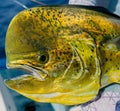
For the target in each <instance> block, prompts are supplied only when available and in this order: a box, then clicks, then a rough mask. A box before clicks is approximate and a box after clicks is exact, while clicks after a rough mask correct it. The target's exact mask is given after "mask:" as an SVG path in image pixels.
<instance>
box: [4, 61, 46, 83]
mask: <svg viewBox="0 0 120 111" xmlns="http://www.w3.org/2000/svg"><path fill="white" fill-rule="evenodd" d="M6 67H7V68H8V69H23V70H26V71H28V72H29V74H30V75H32V76H34V77H35V78H37V79H40V80H41V81H44V80H45V79H46V78H47V77H48V71H46V70H44V69H43V68H40V67H33V66H32V65H28V64H20V63H17V62H12V63H8V64H7V65H6ZM43 75H44V76H43Z"/></svg>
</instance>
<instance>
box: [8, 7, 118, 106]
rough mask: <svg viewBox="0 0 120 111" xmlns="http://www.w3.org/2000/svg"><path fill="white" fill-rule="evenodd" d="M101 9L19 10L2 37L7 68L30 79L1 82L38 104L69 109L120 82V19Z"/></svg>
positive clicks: (39, 8) (23, 77)
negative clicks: (62, 105)
mask: <svg viewBox="0 0 120 111" xmlns="http://www.w3.org/2000/svg"><path fill="white" fill-rule="evenodd" d="M99 9H100V8H95V7H93V8H92V7H90V8H89V7H85V6H43V7H34V8H31V9H28V10H24V11H22V12H20V13H19V14H18V15H16V16H15V17H14V18H13V20H12V21H11V23H10V25H9V28H8V31H7V35H6V55H7V67H9V68H22V69H25V70H28V71H29V73H31V74H27V75H24V76H21V77H17V78H14V79H11V80H6V84H7V86H8V87H10V88H11V89H13V90H15V91H17V92H19V93H20V94H22V95H24V96H26V97H28V98H31V99H33V100H35V101H39V102H53V103H60V104H66V105H74V104H81V103H85V102H88V101H90V100H92V99H94V98H95V97H96V95H97V94H98V92H99V89H100V88H102V87H104V86H106V85H109V84H111V83H114V82H116V83H119V81H120V18H119V17H118V16H113V15H112V14H110V13H108V14H107V12H101V11H100V12H99V11H97V10H99Z"/></svg>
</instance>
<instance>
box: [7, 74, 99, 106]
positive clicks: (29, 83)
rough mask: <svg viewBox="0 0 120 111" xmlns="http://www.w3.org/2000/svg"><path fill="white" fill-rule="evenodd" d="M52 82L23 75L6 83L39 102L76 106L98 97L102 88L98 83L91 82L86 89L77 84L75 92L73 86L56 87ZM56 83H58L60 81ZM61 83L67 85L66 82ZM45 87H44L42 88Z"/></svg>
mask: <svg viewBox="0 0 120 111" xmlns="http://www.w3.org/2000/svg"><path fill="white" fill-rule="evenodd" d="M51 81H54V79H53V80H51V79H48V80H46V81H40V80H39V79H37V78H35V77H34V76H32V75H23V76H20V77H17V78H13V79H11V80H5V83H6V85H7V86H8V87H9V88H10V89H12V90H14V91H16V92H18V93H20V94H22V95H24V96H25V97H28V98H30V99H32V100H35V101H37V102H52V103H59V104H64V105H76V104H82V103H85V102H88V101H90V100H92V99H94V98H95V97H96V95H97V94H98V91H99V88H100V86H99V84H98V81H93V82H90V84H89V85H88V86H86V87H84V88H81V87H77V86H76V85H77V84H74V90H73V85H72V84H69V88H68V85H67V86H66V85H65V86H60V85H57V84H56V86H55V85H53V84H51ZM48 82H49V84H48ZM54 82H56V83H57V82H58V81H54ZM61 82H62V83H63V84H66V83H65V81H61ZM43 85H44V87H41V88H40V86H43ZM61 88H64V89H65V88H66V91H64V89H62V90H61ZM78 88H79V89H78ZM36 89H37V90H36ZM67 89H68V90H67ZM93 89H94V90H93ZM26 90H27V91H26ZM28 90H29V91H28ZM36 91H37V92H36Z"/></svg>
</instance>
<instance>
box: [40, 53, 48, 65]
mask: <svg viewBox="0 0 120 111" xmlns="http://www.w3.org/2000/svg"><path fill="white" fill-rule="evenodd" d="M38 59H39V61H40V62H41V63H47V62H48V60H49V55H48V53H41V54H40V55H39V56H38Z"/></svg>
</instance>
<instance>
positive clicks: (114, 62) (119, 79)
mask: <svg viewBox="0 0 120 111" xmlns="http://www.w3.org/2000/svg"><path fill="white" fill-rule="evenodd" d="M100 49H101V50H102V51H104V52H102V51H101V53H103V54H102V55H101V58H102V63H101V67H102V76H101V85H102V87H104V86H106V85H108V84H111V83H120V37H117V38H115V39H113V40H111V41H108V42H107V43H106V44H104V45H103V46H102V47H101V48H100Z"/></svg>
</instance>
